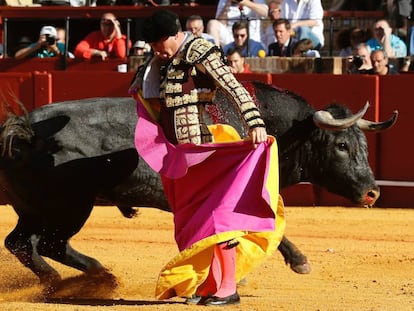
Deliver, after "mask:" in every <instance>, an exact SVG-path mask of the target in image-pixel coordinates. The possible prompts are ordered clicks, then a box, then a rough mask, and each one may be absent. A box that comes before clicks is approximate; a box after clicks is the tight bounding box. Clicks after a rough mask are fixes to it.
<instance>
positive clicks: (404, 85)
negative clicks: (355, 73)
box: [377, 74, 414, 207]
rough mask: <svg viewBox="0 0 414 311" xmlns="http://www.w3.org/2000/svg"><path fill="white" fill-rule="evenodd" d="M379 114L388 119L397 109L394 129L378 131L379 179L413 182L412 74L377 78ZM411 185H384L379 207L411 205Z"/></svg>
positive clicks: (413, 188)
mask: <svg viewBox="0 0 414 311" xmlns="http://www.w3.org/2000/svg"><path fill="white" fill-rule="evenodd" d="M379 81H380V85H379V98H380V105H379V107H380V111H379V114H380V117H381V119H387V118H389V117H390V115H391V112H392V111H394V110H398V112H399V115H398V121H397V123H396V124H395V125H394V127H393V128H391V129H389V130H387V131H385V132H384V133H381V134H378V136H379V137H380V144H379V148H378V166H379V168H380V169H379V171H378V175H377V176H378V179H381V180H394V181H414V144H413V138H412V136H411V135H413V134H414V131H413V129H414V127H413V117H414V105H413V95H412V89H411V88H412V87H413V86H414V83H413V81H414V76H413V75H408V74H407V75H398V76H382V77H380V80H379ZM413 202H414V187H413V186H411V187H410V186H398V183H396V185H392V186H390V185H385V186H382V187H381V197H380V199H379V200H378V206H395V207H406V206H411V207H412V206H413V205H414V203H413Z"/></svg>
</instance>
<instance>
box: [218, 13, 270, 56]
mask: <svg viewBox="0 0 414 311" xmlns="http://www.w3.org/2000/svg"><path fill="white" fill-rule="evenodd" d="M248 24H249V22H248V21H246V20H241V21H238V22H236V23H234V24H233V27H232V28H233V38H234V41H233V42H230V43H229V44H227V45H225V46H224V48H223V51H224V55H226V54H227V52H228V50H230V49H231V48H234V47H239V48H240V51H241V53H242V56H243V57H257V56H259V52H260V51H263V52H260V53H264V55H266V52H265V50H266V48H265V47H264V46H263V44H262V43H261V42H258V41H255V40H252V39H250V38H249V32H248V27H249V25H248Z"/></svg>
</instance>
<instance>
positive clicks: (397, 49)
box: [367, 19, 407, 57]
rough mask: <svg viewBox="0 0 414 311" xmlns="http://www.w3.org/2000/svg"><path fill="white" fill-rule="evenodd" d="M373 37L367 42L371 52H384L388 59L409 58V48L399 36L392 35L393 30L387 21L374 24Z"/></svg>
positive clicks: (381, 20) (382, 20)
mask: <svg viewBox="0 0 414 311" xmlns="http://www.w3.org/2000/svg"><path fill="white" fill-rule="evenodd" d="M373 34H374V35H373V37H372V38H371V39H369V40H368V41H367V45H368V46H369V47H370V48H371V52H373V51H376V50H384V51H385V53H386V55H387V57H405V56H407V46H406V45H405V43H404V41H403V40H401V39H400V38H399V37H398V36H396V35H394V34H392V28H391V27H390V25H389V23H388V21H387V20H384V19H380V20H378V21H376V22H375V24H374V32H373Z"/></svg>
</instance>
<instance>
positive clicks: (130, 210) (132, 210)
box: [118, 206, 139, 218]
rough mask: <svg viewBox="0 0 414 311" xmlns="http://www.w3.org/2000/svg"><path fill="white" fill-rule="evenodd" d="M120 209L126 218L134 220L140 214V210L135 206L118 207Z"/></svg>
mask: <svg viewBox="0 0 414 311" xmlns="http://www.w3.org/2000/svg"><path fill="white" fill-rule="evenodd" d="M118 209H119V210H120V211H121V213H122V215H123V216H124V217H125V218H134V217H137V216H138V214H139V208H138V207H133V206H118Z"/></svg>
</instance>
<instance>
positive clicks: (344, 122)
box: [313, 102, 369, 130]
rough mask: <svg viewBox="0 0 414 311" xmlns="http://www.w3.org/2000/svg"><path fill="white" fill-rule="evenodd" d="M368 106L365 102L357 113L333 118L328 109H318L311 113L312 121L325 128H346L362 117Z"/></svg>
mask: <svg viewBox="0 0 414 311" xmlns="http://www.w3.org/2000/svg"><path fill="white" fill-rule="evenodd" d="M368 107H369V103H368V102H367V103H366V104H365V106H364V108H362V109H361V110H360V111H358V113H356V114H354V115H353V116H351V117H349V118H345V119H335V118H334V117H333V116H332V115H331V114H330V113H329V112H328V111H325V110H319V111H316V112H315V113H314V114H313V122H314V123H315V125H316V126H317V127H320V128H322V129H327V130H343V129H346V128H348V127H350V126H352V125H353V124H355V122H357V121H358V120H359V119H361V118H362V117H363V115H364V114H365V113H366V112H367V109H368Z"/></svg>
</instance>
